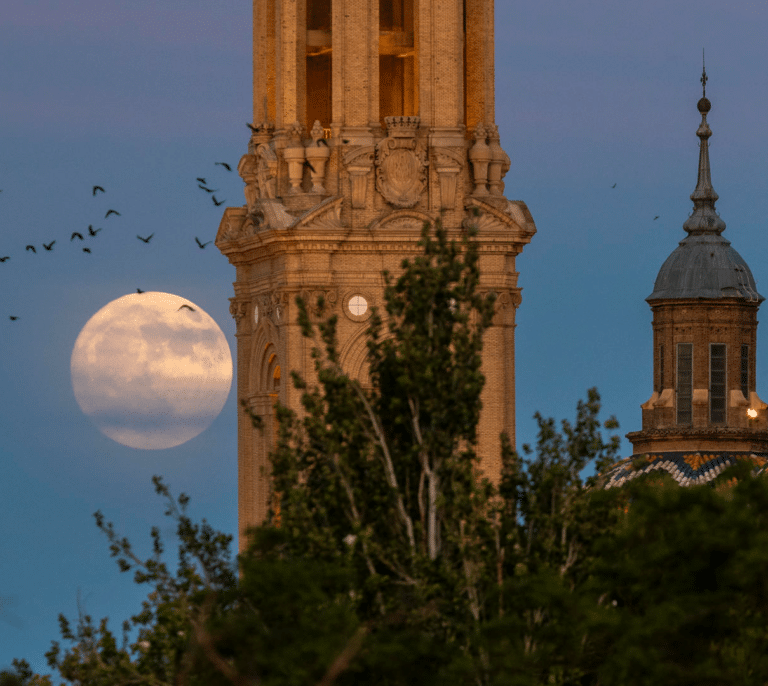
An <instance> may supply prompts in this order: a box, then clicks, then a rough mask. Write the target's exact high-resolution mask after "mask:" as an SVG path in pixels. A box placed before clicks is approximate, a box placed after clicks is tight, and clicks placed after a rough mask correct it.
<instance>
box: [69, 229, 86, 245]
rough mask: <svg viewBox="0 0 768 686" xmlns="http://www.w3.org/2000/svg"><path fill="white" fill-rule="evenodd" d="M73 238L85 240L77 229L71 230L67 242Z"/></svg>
mask: <svg viewBox="0 0 768 686" xmlns="http://www.w3.org/2000/svg"><path fill="white" fill-rule="evenodd" d="M75 238H79V239H80V240H81V241H82V240H85V239H84V238H83V234H81V233H80V232H79V231H73V232H72V235H71V236H70V238H69V242H70V243H71V242H72V241H73V240H75Z"/></svg>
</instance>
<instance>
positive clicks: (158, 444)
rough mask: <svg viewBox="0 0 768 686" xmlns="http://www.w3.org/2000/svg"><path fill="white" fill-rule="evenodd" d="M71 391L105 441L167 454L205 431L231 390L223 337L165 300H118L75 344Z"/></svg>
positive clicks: (199, 314) (175, 300) (150, 295)
mask: <svg viewBox="0 0 768 686" xmlns="http://www.w3.org/2000/svg"><path fill="white" fill-rule="evenodd" d="M70 366H71V370H72V388H73V390H74V393H75V398H76V399H77V403H78V405H80V409H82V411H83V412H84V413H85V414H86V415H88V417H90V418H91V420H93V422H94V424H96V426H97V427H98V428H99V430H100V431H101V432H102V433H103V434H104V435H105V436H108V437H109V438H111V439H112V440H114V441H117V442H118V443H122V444H123V445H127V446H130V447H131V448H143V449H147V450H157V449H161V448H172V447H174V446H177V445H181V444H182V443H185V442H186V441H188V440H190V439H191V438H194V437H195V436H197V435H198V434H200V433H201V432H202V431H204V430H205V429H207V428H208V427H209V426H210V424H211V422H212V421H213V420H214V419H216V417H217V416H218V415H219V413H220V412H221V410H222V408H223V407H224V403H225V402H226V400H227V396H228V395H229V389H230V386H231V385H232V356H231V354H230V351H229V346H228V345H227V340H226V338H225V337H224V333H223V332H222V330H221V329H220V328H219V326H218V325H217V324H216V322H215V321H214V320H213V319H212V318H211V317H210V316H209V315H208V314H207V313H206V312H204V311H203V310H202V309H201V308H200V307H199V306H198V305H195V304H194V303H193V302H191V301H189V300H186V299H184V298H181V297H179V296H178V295H172V294H171V293H158V292H146V293H135V294H131V295H124V296H123V297H122V298H118V299H117V300H113V301H112V302H111V303H109V304H107V305H105V306H104V307H102V308H101V309H100V310H99V311H98V312H97V313H96V314H94V315H93V317H91V318H90V319H89V320H88V323H87V324H86V325H85V326H84V327H83V330H82V331H81V332H80V334H79V335H78V337H77V340H76V341H75V347H74V350H73V351H72V360H71V364H70Z"/></svg>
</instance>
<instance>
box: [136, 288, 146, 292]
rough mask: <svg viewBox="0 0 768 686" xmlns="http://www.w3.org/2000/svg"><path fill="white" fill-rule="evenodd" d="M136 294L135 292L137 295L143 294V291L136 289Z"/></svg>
mask: <svg viewBox="0 0 768 686" xmlns="http://www.w3.org/2000/svg"><path fill="white" fill-rule="evenodd" d="M136 292H137V293H143V292H144V291H142V290H141V288H137V289H136Z"/></svg>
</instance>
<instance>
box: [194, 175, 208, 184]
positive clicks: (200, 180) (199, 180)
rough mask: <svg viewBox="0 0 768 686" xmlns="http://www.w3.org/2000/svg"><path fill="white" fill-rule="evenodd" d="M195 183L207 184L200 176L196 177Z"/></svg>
mask: <svg viewBox="0 0 768 686" xmlns="http://www.w3.org/2000/svg"><path fill="white" fill-rule="evenodd" d="M195 181H198V182H199V183H208V182H207V181H206V180H205V179H204V178H203V177H202V176H198V177H197V178H196V179H195Z"/></svg>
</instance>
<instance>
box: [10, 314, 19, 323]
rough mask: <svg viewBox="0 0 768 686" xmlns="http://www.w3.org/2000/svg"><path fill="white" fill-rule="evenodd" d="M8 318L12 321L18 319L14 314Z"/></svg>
mask: <svg viewBox="0 0 768 686" xmlns="http://www.w3.org/2000/svg"><path fill="white" fill-rule="evenodd" d="M9 319H10V320H11V321H12V322H15V321H16V320H17V319H18V317H15V316H14V315H11V316H10V317H9Z"/></svg>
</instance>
